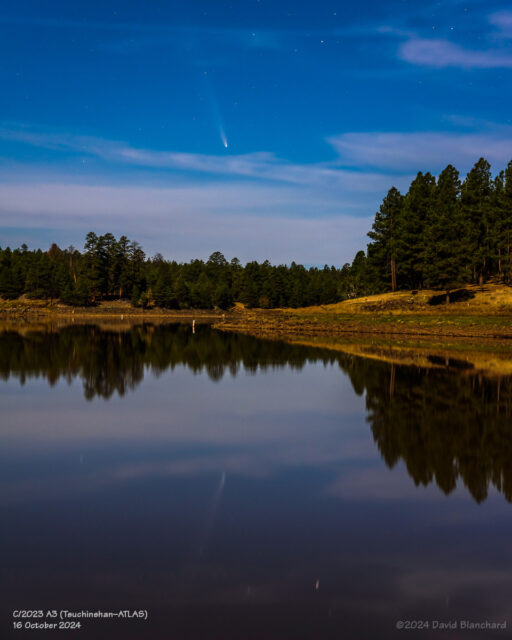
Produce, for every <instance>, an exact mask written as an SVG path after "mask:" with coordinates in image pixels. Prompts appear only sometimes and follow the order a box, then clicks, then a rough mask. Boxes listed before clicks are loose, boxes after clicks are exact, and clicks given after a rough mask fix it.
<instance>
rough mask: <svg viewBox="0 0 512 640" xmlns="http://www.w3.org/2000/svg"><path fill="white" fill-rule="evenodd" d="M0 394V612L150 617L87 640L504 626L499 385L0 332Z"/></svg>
mask: <svg viewBox="0 0 512 640" xmlns="http://www.w3.org/2000/svg"><path fill="white" fill-rule="evenodd" d="M0 375H1V376H2V377H3V378H4V379H5V383H3V384H2V385H1V386H0V394H1V404H2V427H1V431H0V435H1V448H0V450H1V453H0V474H1V492H0V504H1V506H2V515H3V517H2V522H3V526H2V539H1V543H2V549H3V550H4V562H3V565H4V571H3V579H2V582H3V587H4V592H5V593H6V594H7V596H6V597H4V602H3V605H2V606H3V608H4V609H5V610H6V611H10V609H12V608H15V607H23V608H38V607H45V608H56V607H58V608H61V607H77V608H92V609H95V608H97V607H100V608H113V607H114V608H116V607H122V608H126V607H128V608H147V609H148V610H149V612H150V621H149V622H147V623H142V622H116V623H115V624H113V623H108V622H96V621H88V622H86V625H85V626H84V629H83V630H82V631H81V632H80V635H81V637H87V638H89V637H91V638H94V637H98V633H100V634H101V633H105V632H107V630H108V635H109V637H120V638H131V637H134V638H135V637H148V636H147V635H146V636H145V635H144V634H147V633H150V635H151V637H155V638H158V637H165V638H167V637H178V638H188V637H190V638H192V637H201V638H209V637H212V638H213V637H240V638H242V637H243V638H249V637H258V638H260V637H261V638H269V637H276V638H277V637H279V638H283V637H294V638H296V637H304V638H313V637H349V638H350V637H355V638H366V637H368V638H375V637H382V638H386V637H394V636H395V635H400V633H399V632H398V631H396V630H395V621H396V620H399V619H430V620H432V619H437V620H452V619H455V618H457V619H460V618H464V619H470V620H475V621H478V620H481V619H482V620H483V619H489V620H495V621H503V620H505V619H507V615H508V612H509V611H510V600H511V596H512V576H510V572H509V571H508V566H509V563H510V559H511V558H510V556H511V555H512V554H511V551H510V545H509V544H508V540H509V539H510V533H511V530H512V527H511V518H510V513H511V506H510V504H509V501H510V499H511V493H512V491H511V488H512V481H511V475H512V469H511V462H510V461H511V460H512V455H511V453H512V451H511V448H512V443H511V439H510V432H511V429H512V426H511V425H510V422H511V420H510V415H511V413H510V411H511V403H512V384H511V381H510V379H501V380H500V381H498V380H496V379H495V380H487V379H485V378H482V377H478V376H476V375H472V374H471V372H467V371H466V372H457V371H451V370H444V369H439V370H429V371H424V370H420V369H411V368H395V369H394V370H393V371H391V365H388V364H386V363H379V362H376V361H370V360H363V359H361V358H357V357H353V356H347V355H344V354H340V353H333V352H329V351H325V350H321V349H313V348H309V347H300V346H293V345H286V344H284V343H280V342H273V341H259V340H256V339H254V338H250V337H247V336H241V335H227V334H221V333H219V332H215V331H212V330H210V329H209V328H208V327H199V329H198V331H197V332H196V334H195V335H192V333H191V331H190V328H189V327H187V326H183V325H181V326H179V325H168V326H158V327H154V326H151V325H146V326H143V327H140V326H139V327H134V328H132V329H131V330H128V331H122V332H119V331H101V330H99V328H97V327H79V326H77V327H69V328H64V329H61V330H60V331H55V332H49V333H41V332H24V334H23V335H21V334H20V333H16V332H9V333H5V332H4V333H2V334H0ZM20 381H22V382H23V385H20ZM390 381H392V384H391V385H390ZM49 382H51V386H50V385H49V384H48V383H49ZM498 384H499V394H498ZM107 400H108V401H107ZM317 585H318V588H317ZM9 616H10V613H9V615H4V620H10V617H9ZM510 624H512V619H511V620H510V621H509V625H510ZM144 625H146V626H144ZM148 625H149V626H148ZM33 633H34V632H33ZM402 633H404V632H402ZM430 633H431V634H432V637H439V635H438V632H437V634H436V633H434V632H430ZM461 633H462V632H461ZM428 635H429V634H428V633H427V636H428ZM453 637H457V636H455V635H454V636H453ZM480 637H486V636H485V632H483V634H482V635H480ZM489 637H492V636H491V635H490V636H489Z"/></svg>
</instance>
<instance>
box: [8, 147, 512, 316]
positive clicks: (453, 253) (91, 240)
mask: <svg viewBox="0 0 512 640" xmlns="http://www.w3.org/2000/svg"><path fill="white" fill-rule="evenodd" d="M368 236H369V237H370V240H371V242H370V243H369V245H368V247H367V251H366V252H364V251H359V252H358V253H357V255H356V256H355V258H354V260H353V262H352V264H348V263H347V264H345V265H344V266H343V267H342V268H336V267H334V266H331V267H329V266H327V265H325V266H324V267H323V268H318V267H311V268H306V267H304V266H302V265H298V264H296V263H295V262H292V263H291V265H289V266H287V265H278V266H276V265H272V264H270V262H269V261H268V260H267V261H265V262H263V263H258V262H254V261H253V262H248V263H247V264H246V265H245V266H243V265H242V264H241V263H240V261H239V260H238V259H237V258H233V259H232V260H231V261H230V262H228V261H227V260H226V258H225V257H224V256H223V255H222V253H220V252H218V251H217V252H215V253H213V254H212V255H211V256H210V258H209V259H208V260H207V261H203V260H191V261H190V262H188V263H178V262H176V261H175V260H164V258H163V256H162V255H161V254H156V255H155V256H154V257H153V258H147V257H146V255H145V253H144V251H143V250H142V248H141V246H140V245H139V244H138V243H137V242H131V241H130V240H129V239H128V238H127V237H126V236H121V237H120V238H119V239H118V240H117V239H116V238H115V237H114V236H113V235H112V234H111V233H106V234H104V235H100V236H98V235H96V234H95V233H93V232H91V233H88V234H87V237H86V240H85V245H84V249H83V251H82V252H80V251H78V250H77V249H75V248H74V247H69V248H68V249H61V248H60V247H58V246H57V245H56V244H53V245H52V246H51V248H50V249H49V250H48V251H42V250H41V249H38V250H34V251H29V250H28V248H27V246H26V245H22V247H21V248H19V249H15V250H11V249H10V248H9V247H7V248H5V249H1V248H0V296H1V297H3V298H7V299H13V298H17V297H19V296H20V295H26V296H28V297H29V298H34V299H41V298H42V299H48V300H50V301H53V300H57V299H59V300H60V301H61V302H63V303H65V304H70V305H75V306H87V305H92V304H96V303H98V302H100V301H102V300H114V299H126V300H130V301H131V303H132V305H133V306H136V307H144V308H146V307H152V306H157V307H161V308H167V309H191V308H203V309H211V308H213V307H218V308H220V309H228V308H230V307H231V306H232V305H233V304H234V303H235V302H242V303H244V304H245V305H246V306H248V307H261V308H275V307H303V306H310V305H317V304H331V303H335V302H338V301H341V300H346V299H349V298H356V297H360V296H364V295H371V294H375V293H384V292H387V291H396V290H399V289H404V290H408V289H422V288H429V289H439V290H442V291H446V292H447V294H448V293H449V291H450V290H452V289H455V288H458V287H461V286H464V285H466V284H483V283H484V282H486V281H488V280H489V279H497V280H500V281H502V282H505V283H507V284H510V283H511V281H512V161H511V162H509V163H508V166H507V168H506V169H505V170H504V171H501V172H500V173H499V174H498V175H497V176H495V177H493V176H492V174H491V167H490V164H489V163H488V162H487V161H486V160H485V159H484V158H480V160H479V161H478V162H477V163H476V164H475V166H474V167H473V168H472V169H471V171H470V172H469V173H468V174H467V176H466V178H465V180H464V181H463V182H461V180H460V178H459V172H458V171H457V169H455V167H453V166H452V165H448V166H447V167H446V169H444V171H442V172H441V174H440V175H439V178H438V179H437V180H436V178H435V177H434V176H433V175H431V174H430V173H428V172H427V173H422V172H419V173H418V174H417V176H416V177H415V179H414V180H413V181H412V183H411V185H410V187H409V190H408V192H407V193H406V194H405V195H402V194H401V193H400V192H399V191H398V189H396V188H395V187H392V188H391V189H390V190H389V191H388V193H387V195H386V196H385V198H384V200H383V202H382V204H381V206H380V209H379V211H378V212H377V213H376V214H375V219H374V222H373V225H372V229H371V231H370V232H369V233H368Z"/></svg>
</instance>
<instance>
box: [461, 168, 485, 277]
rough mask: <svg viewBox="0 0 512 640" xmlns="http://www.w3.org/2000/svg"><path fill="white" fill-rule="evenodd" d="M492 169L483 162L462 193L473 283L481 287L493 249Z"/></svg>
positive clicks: (467, 180) (470, 175) (470, 176)
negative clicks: (491, 245)
mask: <svg viewBox="0 0 512 640" xmlns="http://www.w3.org/2000/svg"><path fill="white" fill-rule="evenodd" d="M490 198H491V165H490V164H489V163H488V162H487V160H485V159H484V158H480V160H478V162H477V163H476V164H475V166H474V167H473V168H472V169H471V171H470V172H469V173H468V174H467V176H466V179H465V180H464V184H463V185H462V191H461V203H462V210H463V212H464V216H465V231H466V236H467V250H468V257H469V259H470V266H471V269H472V273H473V281H474V282H477V281H478V282H480V284H482V283H483V282H484V280H485V278H486V276H487V271H488V265H489V258H490V254H491V249H490V242H489V238H490V220H489V214H490Z"/></svg>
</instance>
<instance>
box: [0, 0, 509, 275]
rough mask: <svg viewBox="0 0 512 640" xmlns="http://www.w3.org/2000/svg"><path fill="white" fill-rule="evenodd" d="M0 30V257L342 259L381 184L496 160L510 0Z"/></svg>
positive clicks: (228, 6) (505, 128)
mask: <svg viewBox="0 0 512 640" xmlns="http://www.w3.org/2000/svg"><path fill="white" fill-rule="evenodd" d="M507 5H508V8H507ZM0 33H1V37H0V60H1V64H0V88H1V90H0V227H1V228H0V245H1V246H6V245H8V244H9V245H11V246H18V245H20V244H21V243H22V242H26V243H27V244H28V245H29V246H30V247H31V248H34V247H42V248H47V247H48V246H49V244H50V243H51V242H52V241H56V242H58V243H59V244H60V245H61V246H63V247H66V246H68V245H69V244H73V245H75V246H76V247H78V248H81V247H82V244H83V239H84V235H85V233H87V232H88V231H90V230H94V231H96V232H97V233H104V232H107V231H110V232H112V233H114V234H115V235H116V236H117V235H121V234H123V233H125V234H127V235H128V236H129V237H130V238H131V239H134V240H138V241H139V242H140V243H141V244H142V245H143V247H144V249H145V250H146V252H147V253H148V255H152V254H154V253H155V252H157V251H159V252H161V253H162V254H163V255H164V256H165V257H168V258H175V259H177V260H189V259H191V258H193V257H201V258H207V257H208V255H209V254H210V253H212V252H213V251H215V250H220V251H222V252H223V253H224V254H225V255H226V257H227V258H228V259H231V258H232V257H233V256H235V255H236V256H238V257H239V258H240V259H241V260H242V261H246V260H252V259H256V260H260V261H261V260H265V259H267V258H268V259H270V260H271V261H272V262H277V263H282V262H290V261H291V260H296V261H298V262H303V263H305V264H320V265H323V264H324V263H329V264H336V265H341V264H343V263H344V262H346V261H349V260H351V259H352V257H353V255H354V253H355V252H356V251H357V250H358V249H360V248H364V247H365V244H366V239H365V234H366V232H367V231H368V229H369V227H370V225H371V220H372V218H373V215H374V213H375V211H376V209H377V208H378V206H379V203H380V200H381V199H382V197H383V196H384V195H385V193H386V191H387V190H388V189H389V188H390V187H391V186H393V185H394V186H397V187H398V188H400V189H403V190H406V189H407V186H408V184H409V182H410V180H411V178H412V177H413V176H414V174H415V173H416V172H417V171H418V170H424V171H425V170H430V171H432V172H436V173H438V172H439V171H440V170H441V169H442V168H443V167H444V166H445V165H446V164H448V163H449V162H451V163H453V164H455V166H456V167H457V168H458V169H459V170H460V171H461V173H462V174H463V173H464V172H465V171H467V170H468V169H469V168H470V167H471V165H472V164H473V163H474V162H475V161H476V160H478V158H479V157H480V156H482V155H483V156H484V157H486V158H487V159H488V160H489V161H490V162H491V164H492V167H493V170H494V171H498V170H500V169H502V168H504V167H505V165H506V163H507V162H508V161H509V160H510V159H512V121H511V118H512V109H511V98H512V9H511V8H510V3H508V2H493V0H488V1H487V2H480V1H479V0H475V1H471V0H465V1H459V0H444V1H442V2H421V1H416V0H415V1H410V2H404V1H400V2H398V1H394V0H385V1H382V0H375V1H372V0H359V1H358V2H352V1H351V2H348V1H338V2H331V1H330V0H320V1H317V2H310V1H302V2H299V1H297V0H294V1H289V0H280V1H279V2H277V1H276V0H272V1H270V0H266V1H265V0H261V1H258V0H239V1H238V2H221V1H218V0H204V1H202V2H201V1H195V0H189V1H188V2H186V3H185V2H181V1H179V2H178V1H171V0H168V1H165V2H163V1H158V0H153V1H151V2H146V3H144V2H142V1H141V0H138V1H133V0H123V1H122V2H121V1H110V0H102V1H101V2H86V1H84V0H81V1H76V0H65V1H64V0H62V1H60V0H52V1H44V0H33V1H28V0H16V1H11V0H7V2H3V3H2V5H1V7H0Z"/></svg>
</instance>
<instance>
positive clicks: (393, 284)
mask: <svg viewBox="0 0 512 640" xmlns="http://www.w3.org/2000/svg"><path fill="white" fill-rule="evenodd" d="M391 291H396V262H395V259H394V258H391Z"/></svg>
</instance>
